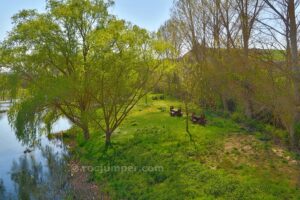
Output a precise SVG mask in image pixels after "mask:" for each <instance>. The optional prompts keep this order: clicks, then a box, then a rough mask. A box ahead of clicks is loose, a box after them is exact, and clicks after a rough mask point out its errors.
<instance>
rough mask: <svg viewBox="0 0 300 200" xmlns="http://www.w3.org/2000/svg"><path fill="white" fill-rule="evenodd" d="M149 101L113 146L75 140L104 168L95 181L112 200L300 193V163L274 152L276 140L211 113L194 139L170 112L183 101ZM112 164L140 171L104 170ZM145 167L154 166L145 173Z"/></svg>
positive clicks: (84, 155) (85, 161) (81, 153)
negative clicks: (265, 138) (264, 138)
mask: <svg viewBox="0 0 300 200" xmlns="http://www.w3.org/2000/svg"><path fill="white" fill-rule="evenodd" d="M149 99H150V98H148V101H149V105H147V106H146V105H144V104H143V103H141V104H140V105H138V106H137V107H136V108H135V109H134V110H133V111H132V113H131V114H130V116H129V117H128V118H127V120H126V121H125V122H124V124H123V125H122V126H121V127H120V128H119V129H118V130H117V131H116V132H115V134H114V136H113V138H112V140H113V148H111V149H109V150H108V151H107V152H104V151H103V149H104V138H103V136H102V135H103V134H102V135H100V134H96V133H95V134H93V136H92V138H91V140H90V141H88V142H85V141H84V140H83V138H81V136H78V138H77V146H76V147H75V148H74V149H73V152H74V153H75V154H76V156H77V157H78V158H79V159H80V161H81V163H82V165H89V166H93V167H95V169H97V167H98V170H93V171H92V172H91V177H90V179H91V181H96V182H97V183H99V185H101V190H102V191H105V192H108V193H109V195H110V197H111V198H112V199H155V200H157V199H158V200H159V199H166V200H167V199H180V200H181V199H300V191H299V190H298V189H297V184H298V182H297V181H295V180H297V178H295V177H296V176H297V174H295V173H297V171H298V170H299V169H298V166H297V165H292V164H290V163H289V161H287V160H286V159H285V158H283V157H280V156H278V155H276V154H274V153H273V151H272V148H274V146H273V144H272V143H271V141H260V140H258V139H257V137H256V135H259V134H258V133H251V134H250V133H247V132H245V131H243V129H242V128H240V126H239V125H238V124H237V123H235V122H234V121H233V120H232V119H229V118H228V119H225V118H221V117H218V116H217V115H214V114H209V113H208V121H209V123H208V125H207V126H206V127H202V126H198V125H190V132H191V134H192V135H193V138H194V140H195V143H193V142H190V139H189V136H188V135H187V133H186V132H185V118H184V117H183V118H172V117H170V116H169V114H168V110H169V106H170V105H175V106H180V103H179V102H177V101H176V100H174V99H173V100H172V99H171V100H170V99H168V100H158V101H152V100H149ZM164 110H165V111H164ZM287 153H288V152H287ZM108 166H111V167H116V166H120V167H121V166H134V167H135V170H134V171H128V170H127V171H118V170H115V171H110V172H106V171H105V170H103V167H106V169H107V167H108ZM146 166H152V168H151V170H150V168H147V169H149V170H147V171H143V170H142V169H144V168H145V167H146ZM293 177H294V178H293Z"/></svg>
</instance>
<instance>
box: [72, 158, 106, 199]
mask: <svg viewBox="0 0 300 200" xmlns="http://www.w3.org/2000/svg"><path fill="white" fill-rule="evenodd" d="M69 165H70V169H71V180H70V182H71V186H72V188H73V191H74V192H73V199H74V200H77V199H78V200H82V199H85V200H109V197H108V195H107V194H104V193H102V192H101V191H100V188H99V186H98V185H97V184H96V183H93V182H91V181H89V175H88V173H87V172H85V171H84V170H83V167H82V166H81V165H80V164H79V162H78V161H75V160H72V161H70V163H69Z"/></svg>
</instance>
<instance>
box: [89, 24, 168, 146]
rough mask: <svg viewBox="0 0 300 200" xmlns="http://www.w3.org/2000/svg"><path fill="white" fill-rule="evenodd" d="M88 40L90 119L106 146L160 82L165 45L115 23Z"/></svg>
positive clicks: (125, 25) (126, 26) (128, 27)
mask: <svg viewBox="0 0 300 200" xmlns="http://www.w3.org/2000/svg"><path fill="white" fill-rule="evenodd" d="M91 39H92V41H93V42H92V44H91V47H92V49H93V52H92V54H91V60H92V65H93V66H94V67H93V69H92V70H91V71H92V73H93V77H91V79H90V80H91V83H92V87H93V88H94V90H93V92H94V93H93V94H91V95H92V97H93V99H94V100H95V104H96V105H97V106H98V108H96V109H93V110H91V112H90V118H91V119H92V120H93V122H94V124H96V125H97V126H98V127H99V128H100V129H101V132H105V138H106V140H105V141H106V145H107V146H109V145H110V144H111V136H112V134H113V132H114V131H115V130H116V129H117V128H118V127H119V126H120V124H121V123H122V122H123V120H124V119H125V118H126V117H127V115H128V114H129V112H130V111H131V110H132V109H133V108H134V106H135V105H136V104H137V103H138V102H139V100H140V99H141V98H143V97H144V96H145V95H146V94H147V93H148V92H149V91H150V90H152V89H153V87H154V86H155V85H156V84H157V82H158V81H159V80H160V77H161V74H162V73H161V72H162V70H164V67H165V66H166V65H165V64H166V60H164V55H165V53H166V51H165V49H166V47H167V46H166V45H165V44H164V43H163V42H160V41H158V40H156V39H155V38H153V37H152V36H150V35H149V33H148V32H147V31H146V30H144V29H141V28H139V27H137V26H132V25H130V24H128V23H126V22H124V21H118V20H113V21H111V23H109V25H108V27H107V29H105V30H96V31H95V32H94V34H93V35H92V36H91ZM99 52H101V53H99Z"/></svg>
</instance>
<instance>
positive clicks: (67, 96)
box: [2, 0, 111, 139]
mask: <svg viewBox="0 0 300 200" xmlns="http://www.w3.org/2000/svg"><path fill="white" fill-rule="evenodd" d="M110 5H111V2H110V1H107V2H106V1H103V0H87V1H81V0H49V1H47V11H46V12H45V13H38V12H37V11H35V10H23V11H20V12H19V13H18V14H16V15H15V16H14V17H13V23H14V27H13V30H12V31H11V32H10V34H9V37H8V38H7V39H6V41H4V43H3V48H4V50H3V53H2V56H3V60H4V62H5V63H4V64H5V66H10V68H11V71H12V72H14V73H15V74H18V75H19V76H20V77H22V79H21V80H22V85H23V86H25V87H26V90H27V91H28V95H27V96H26V98H23V99H21V101H19V102H18V105H16V106H15V109H13V112H11V119H13V120H14V121H15V123H14V124H15V125H16V128H17V129H18V130H19V131H20V132H24V130H27V129H28V130H29V129H31V128H32V127H33V126H32V125H33V124H34V123H35V122H36V121H38V120H39V119H44V120H45V121H46V122H47V123H48V124H51V123H53V122H54V121H55V119H56V118H57V117H58V116H61V115H63V116H65V117H67V118H68V119H69V120H70V121H71V122H73V123H74V124H75V125H77V126H78V127H80V128H81V129H82V130H83V133H84V136H85V138H86V139H88V138H89V120H88V115H87V112H88V111H89V109H90V108H91V106H92V105H93V103H92V102H93V100H92V97H91V96H90V94H91V93H93V92H91V89H93V87H90V85H89V84H90V82H89V80H90V77H91V76H92V73H91V70H90V69H91V68H92V67H93V66H92V65H91V61H90V57H91V56H90V54H91V45H90V43H91V41H90V39H89V38H90V35H91V34H92V33H93V32H94V31H95V30H102V29H105V28H106V26H107V23H108V18H110V17H109V14H108V12H107V8H108V7H109V6H110ZM99 53H101V52H99Z"/></svg>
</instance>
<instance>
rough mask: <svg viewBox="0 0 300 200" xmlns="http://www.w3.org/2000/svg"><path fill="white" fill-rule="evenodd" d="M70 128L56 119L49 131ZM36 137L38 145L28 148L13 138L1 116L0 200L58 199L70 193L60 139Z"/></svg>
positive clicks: (12, 131)
mask: <svg viewBox="0 0 300 200" xmlns="http://www.w3.org/2000/svg"><path fill="white" fill-rule="evenodd" d="M5 106H6V105H5ZM70 126H71V125H70V123H69V122H68V120H66V119H59V120H58V121H57V122H56V123H55V125H54V127H53V129H52V132H58V131H63V130H67V129H69V128H70ZM38 135H41V136H39V142H37V143H35V145H34V146H31V147H28V146H27V145H25V144H24V142H22V141H21V140H19V139H18V137H17V136H16V134H15V131H14V130H13V129H12V128H11V126H10V124H9V121H8V117H7V114H6V113H0V200H2V199H3V200H4V199H5V200H6V199H8V200H9V199H12V200H14V199H22V200H27V199H28V200H35V199H37V200H38V199H51V200H56V199H57V200H60V199H65V198H67V197H68V195H69V194H70V192H71V188H70V185H69V182H68V180H69V173H68V171H69V170H68V166H67V158H68V152H67V149H66V148H65V147H64V145H63V144H62V142H61V141H59V140H51V141H50V140H48V138H47V137H46V136H45V135H44V136H43V134H38ZM26 150H29V151H30V152H26V153H25V152H24V151H26Z"/></svg>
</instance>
